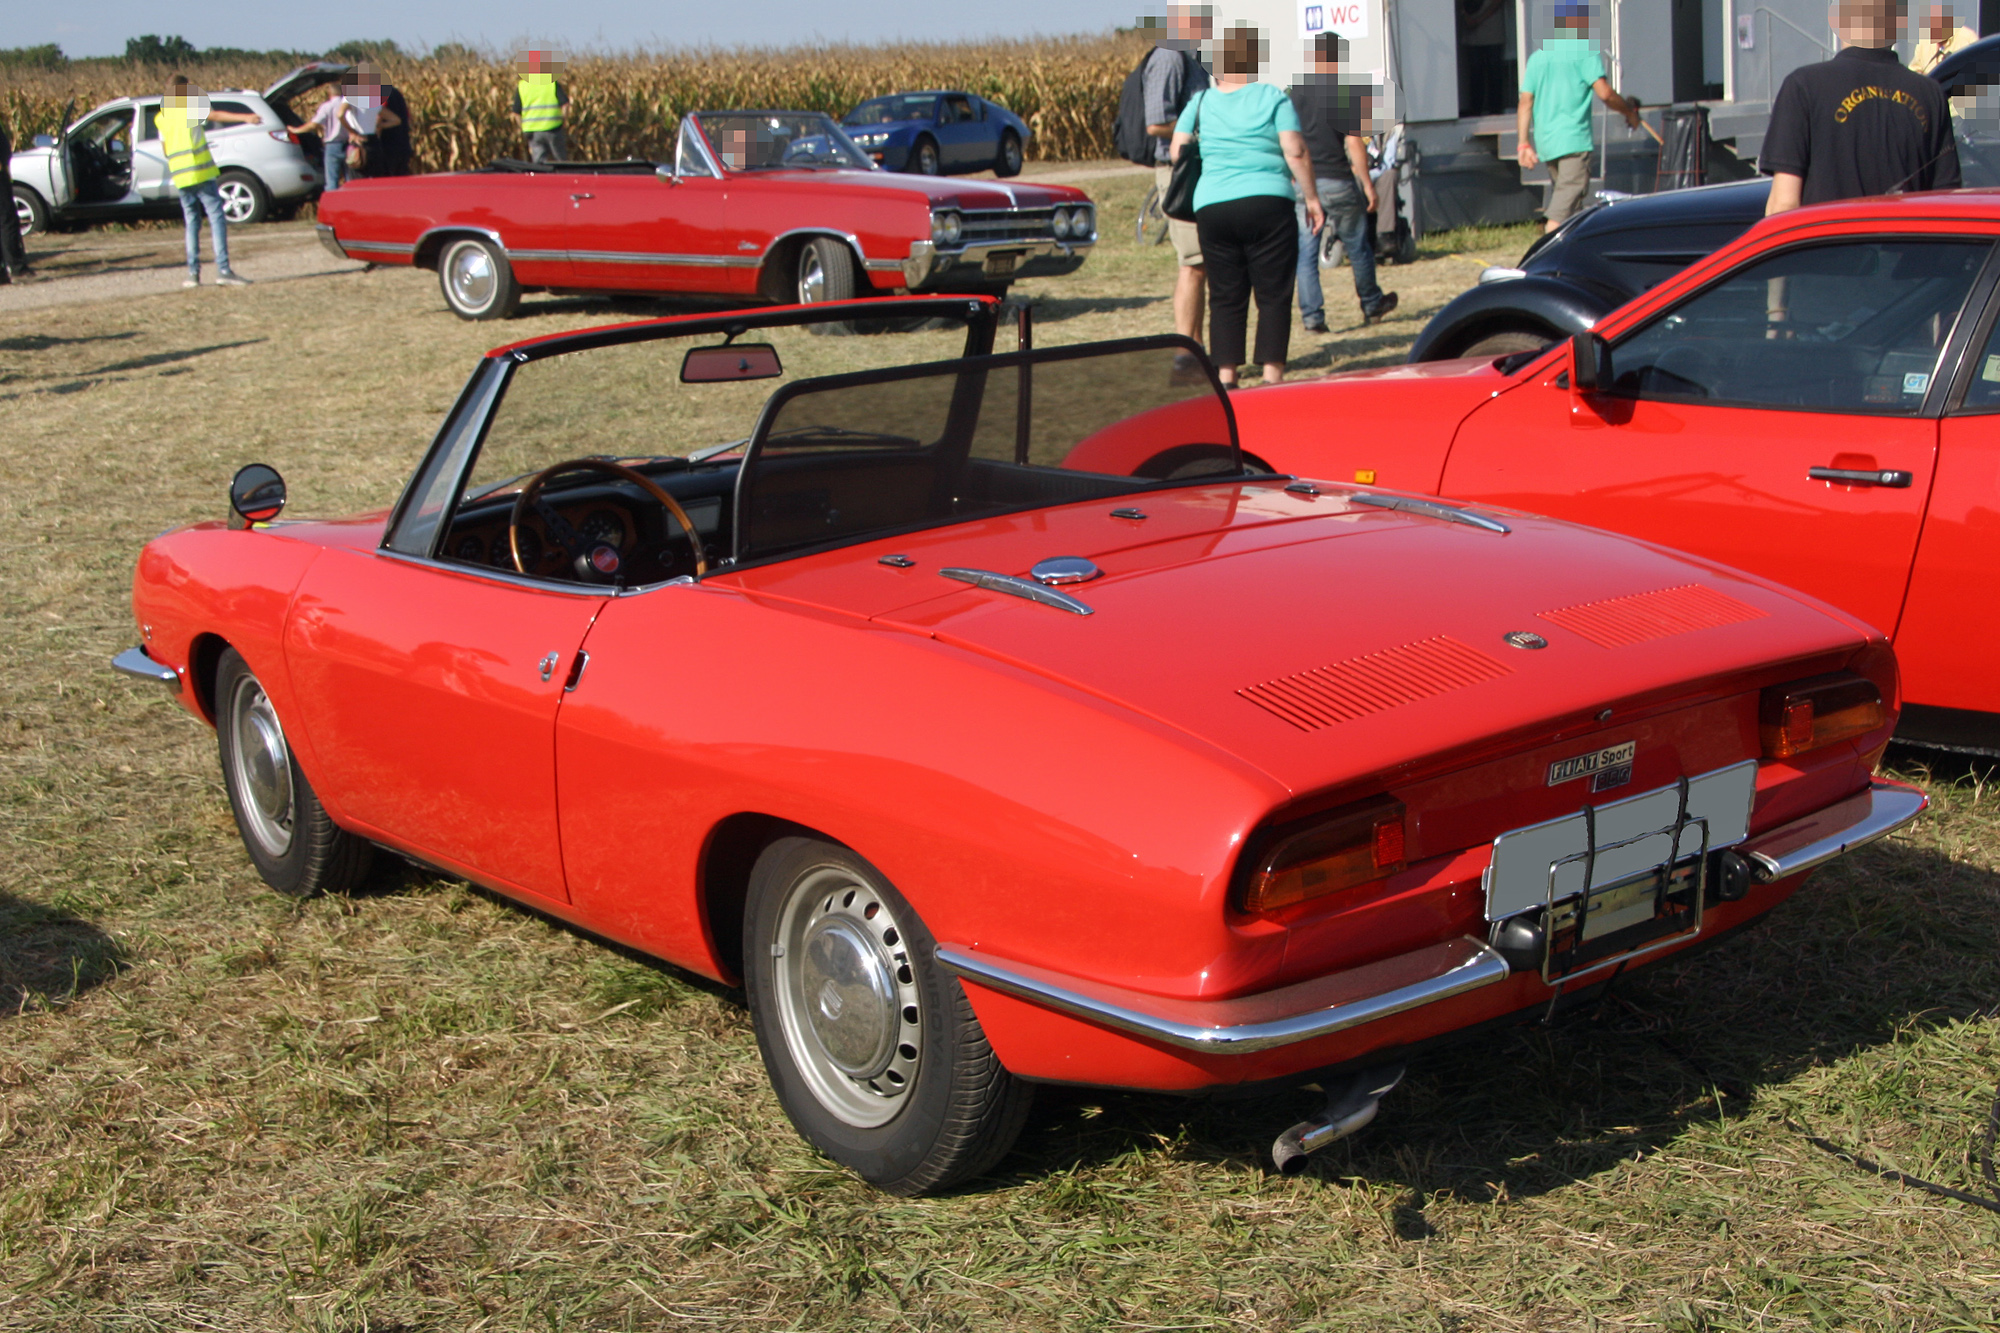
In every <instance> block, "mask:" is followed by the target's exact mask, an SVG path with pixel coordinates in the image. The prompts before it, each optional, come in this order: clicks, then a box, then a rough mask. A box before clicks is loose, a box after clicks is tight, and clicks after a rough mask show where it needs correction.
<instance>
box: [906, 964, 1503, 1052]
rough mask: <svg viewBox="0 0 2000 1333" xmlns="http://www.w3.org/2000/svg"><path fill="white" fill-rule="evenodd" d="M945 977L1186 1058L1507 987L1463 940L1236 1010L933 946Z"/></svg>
mask: <svg viewBox="0 0 2000 1333" xmlns="http://www.w3.org/2000/svg"><path fill="white" fill-rule="evenodd" d="M937 960H938V963H939V964H940V965H941V966H943V967H944V968H945V970H946V971H948V972H951V973H952V974H953V975H955V976H958V977H962V978H964V979H965V980H967V981H972V982H976V983H978V984H979V985H981V986H985V987H988V988H989V989H992V990H996V991H999V992H1000V993H1002V994H1003V995H1012V996H1015V997H1016V998H1019V999H1023V1000H1027V1001H1029V1002H1030V1003H1033V1004H1039V1005H1042V1006H1044V1007H1045V1008H1049V1009H1054V1010H1057V1011H1059V1012H1062V1013H1066V1014H1071V1015H1073V1016H1075V1017H1077V1018H1082V1019H1086V1020H1088V1021H1090V1022H1093V1023H1101V1024H1103V1025H1104V1026H1105V1027H1110V1028H1117V1029H1119V1030H1120V1031H1123V1032H1131V1033H1135V1034H1137V1035H1138V1036H1141V1037H1146V1038H1149V1039H1150V1040H1153V1041H1157V1042H1163V1043H1165V1044H1166V1045H1169V1046H1178V1047H1180V1048H1182V1049H1183V1050H1190V1051H1210V1052H1214V1053H1216V1054H1218V1055H1247V1054H1250V1053H1252V1052H1255V1051H1268V1050H1270V1049H1272V1048H1273V1047H1278V1046H1290V1045H1293V1044H1295V1043H1298V1042H1302V1041H1312V1040H1313V1039H1315V1038H1318V1037H1325V1036H1330V1035H1332V1034H1333V1033H1336V1032H1345V1031H1347V1030H1348V1029H1350V1028H1356V1027H1360V1026H1361V1025H1362V1024H1364V1023H1373V1022H1375V1021H1376V1020H1377V1019H1382V1018H1387V1017H1389V1016H1390V1015H1392V1014H1400V1013H1404V1012H1406V1011H1408V1010H1411V1009H1417V1008H1421V1007H1422V1006H1424V1005H1428V1004H1436V1003H1437V1002H1438V1001H1440V1000H1448V999H1451V998H1452V997H1454V996H1458V995H1464V994H1466V993H1467V992H1469V991H1475V990H1479V989H1480V988H1482V987H1485V986H1491V985H1493V984H1495V983H1496V982H1500V981H1505V980H1506V979H1507V974H1508V967H1507V960H1506V959H1505V958H1503V957H1501V956H1500V954H1499V953H1498V952H1497V951H1496V950H1495V949H1494V948H1493V947H1492V946H1491V945H1489V944H1487V943H1485V942H1484V941H1482V940H1476V939H1473V938H1472V937H1471V936H1470V935H1462V936H1460V937H1459V938H1457V939H1455V940H1446V941H1445V942H1443V943H1442V944H1433V945H1430V946H1429V947H1427V948H1423V949H1415V950H1412V951H1411V952H1409V953H1405V954H1398V955H1396V956H1395V957H1393V958H1384V959H1382V960H1381V961H1380V962H1375V963H1367V964H1364V965H1363V966H1361V967H1355V968H1349V969H1348V970H1347V971H1344V972H1335V973H1332V974H1331V975H1329V976H1324V977H1314V978H1312V979H1311V980H1309V981H1301V982H1298V983H1297V984H1295V985H1291V986H1282V987H1279V988H1278V989H1277V990H1269V991H1263V992H1261V993H1259V994H1256V995H1245V996H1241V997H1239V998H1237V999H1233V1000H1174V999H1166V998H1163V997H1161V996H1157V995H1147V994H1144V993H1142V992H1139V991H1135V990H1128V989H1126V988H1125V987H1123V986H1113V985H1109V984H1107V983H1104V982H1097V981H1086V980H1084V979H1083V978H1081V977H1073V976H1068V975H1065V974H1063V973H1060V972H1051V971H1048V970H1047V969H1045V968H1039V967H1031V966H1029V965H1028V964H1026V963H1016V962H1010V961H1007V960H1004V959H999V958H995V957H993V956H992V955H990V954H985V953H980V952H978V951H976V950H973V949H968V948H964V947H961V946H959V945H955V944H940V945H938V946H937Z"/></svg>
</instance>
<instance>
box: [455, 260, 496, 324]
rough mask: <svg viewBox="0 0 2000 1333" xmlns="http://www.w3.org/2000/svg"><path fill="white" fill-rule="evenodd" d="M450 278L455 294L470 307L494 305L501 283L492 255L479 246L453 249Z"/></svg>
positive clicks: (470, 308)
mask: <svg viewBox="0 0 2000 1333" xmlns="http://www.w3.org/2000/svg"><path fill="white" fill-rule="evenodd" d="M446 277H447V278H448V279H449V281H450V282H451V292H452V296H453V297H454V298H455V299H456V300H457V301H458V304H459V305H460V306H461V307H462V308H464V309H466V310H484V309H485V308H486V307H487V306H488V305H490V304H492V302H493V293H494V291H495V289H496V288H497V287H498V285H499V284H498V280H497V279H496V277H495V274H494V272H493V259H492V257H491V256H489V255H488V254H487V253H486V251H485V250H483V249H481V248H480V247H479V246H476V245H461V246H459V247H458V248H457V249H456V250H453V251H452V252H451V259H450V262H449V264H448V266H447V270H446Z"/></svg>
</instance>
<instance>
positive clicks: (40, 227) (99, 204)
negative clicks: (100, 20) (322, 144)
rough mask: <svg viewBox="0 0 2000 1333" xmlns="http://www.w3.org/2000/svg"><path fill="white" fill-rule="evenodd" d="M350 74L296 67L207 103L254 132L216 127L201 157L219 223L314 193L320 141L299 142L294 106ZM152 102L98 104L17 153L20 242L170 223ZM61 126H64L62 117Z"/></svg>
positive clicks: (255, 216)
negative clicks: (97, 225) (217, 194)
mask: <svg viewBox="0 0 2000 1333" xmlns="http://www.w3.org/2000/svg"><path fill="white" fill-rule="evenodd" d="M352 68H353V67H352V66H351V65H342V64H336V63H334V62H331V61H324V60H321V61H315V62H314V63H312V64H310V65H302V66H300V67H299V68H298V69H295V70H293V71H292V72H291V73H290V74H287V75H286V76H285V77H284V78H282V79H279V80H278V81H277V82H276V83H274V84H272V85H271V86H270V87H269V88H266V89H265V90H264V91H263V92H261V93H254V92H249V91H247V90H245V89H241V88H229V89H221V90H218V91H213V92H210V93H209V94H208V100H209V105H210V106H211V107H213V108H214V109H215V110H217V111H238V112H247V113H249V114H251V115H254V116H256V117H257V123H256V124H255V125H250V124H242V125H217V126H214V127H213V128H212V129H210V130H209V132H208V144H209V150H210V152H211V153H213V154H214V157H215V165H216V166H218V167H220V168H221V169H222V177H221V179H220V181H218V182H217V184H218V186H219V188H220V189H221V191H222V207H223V216H225V217H227V218H228V219H229V221H230V222H231V223H232V224H243V223H250V222H261V221H263V220H264V219H265V218H267V217H270V216H272V215H273V214H274V213H277V214H288V213H290V212H291V211H292V210H293V209H295V208H297V206H298V205H299V203H300V202H301V201H302V200H304V199H306V198H307V197H308V196H310V195H312V194H313V193H314V192H315V191H317V190H318V189H319V188H320V185H321V181H320V161H319V159H320V152H319V136H318V135H316V134H311V133H307V134H304V135H301V134H299V133H297V132H296V131H295V127H296V126H298V125H301V124H303V123H304V119H305V118H304V117H303V116H301V115H299V113H298V112H296V111H294V110H292V106H291V103H292V99H293V98H295V97H297V96H298V95H299V94H300V93H303V92H306V91H308V90H309V89H313V88H320V87H324V86H325V85H327V84H329V83H333V82H335V81H337V80H339V79H340V78H341V77H343V76H344V75H346V74H347V72H348V71H349V70H350V69H352ZM159 114H160V98H159V96H158V95H154V96H151V97H121V98H118V99H117V100H115V101H111V102H106V103H105V104H104V105H103V106H100V107H98V108H96V109H95V110H94V111H92V112H91V113H90V114H89V115H87V116H85V117H84V118H83V119H81V120H79V121H77V122H76V123H75V124H73V125H71V126H69V127H68V128H67V129H65V130H64V131H63V132H62V134H60V135H58V136H53V137H52V136H50V135H46V134H39V135H36V136H35V142H34V145H33V146H32V147H29V148H26V149H23V150H22V151H20V152H18V153H15V154H14V156H13V158H12V165H11V167H10V170H11V171H12V173H13V177H14V210H15V212H16V213H17V214H18V215H19V216H20V219H21V230H22V232H23V233H27V232H38V231H47V230H48V229H49V227H50V226H51V225H53V224H55V223H66V222H96V221H117V220H122V219H126V218H135V217H178V216H180V197H179V194H178V192H177V191H176V190H175V189H174V183H173V179H172V178H171V177H170V176H169V175H168V174H167V155H166V150H165V149H164V148H162V147H161V146H160V131H159V128H158V119H159ZM63 119H64V120H68V119H69V115H68V113H67V112H65V113H64V115H63Z"/></svg>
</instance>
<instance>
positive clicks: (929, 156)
mask: <svg viewBox="0 0 2000 1333" xmlns="http://www.w3.org/2000/svg"><path fill="white" fill-rule="evenodd" d="M917 174H918V175H920V176H935V175H937V174H938V151H937V149H935V148H933V147H931V146H930V145H929V144H918V145H917Z"/></svg>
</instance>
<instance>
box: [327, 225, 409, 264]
mask: <svg viewBox="0 0 2000 1333" xmlns="http://www.w3.org/2000/svg"><path fill="white" fill-rule="evenodd" d="M328 230H329V231H331V230H332V229H331V228H328ZM340 248H341V250H342V252H343V255H342V257H343V258H346V259H353V258H354V257H355V253H356V252H357V251H358V252H359V253H361V254H364V255H413V254H415V253H416V252H417V247H416V246H415V244H404V243H403V242H400V241H342V242H341V243H340Z"/></svg>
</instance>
